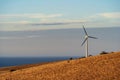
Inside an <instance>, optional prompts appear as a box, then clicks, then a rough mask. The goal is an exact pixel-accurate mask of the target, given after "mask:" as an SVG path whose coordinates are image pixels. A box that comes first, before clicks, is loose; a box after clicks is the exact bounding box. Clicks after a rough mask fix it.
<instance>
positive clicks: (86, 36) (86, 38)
mask: <svg viewBox="0 0 120 80" xmlns="http://www.w3.org/2000/svg"><path fill="white" fill-rule="evenodd" d="M83 30H84V32H85V39H84V41H83V43H82V44H81V46H83V44H84V43H85V42H86V46H85V47H86V57H88V38H93V39H97V38H96V37H92V36H89V35H88V33H87V31H86V30H85V27H84V26H83Z"/></svg>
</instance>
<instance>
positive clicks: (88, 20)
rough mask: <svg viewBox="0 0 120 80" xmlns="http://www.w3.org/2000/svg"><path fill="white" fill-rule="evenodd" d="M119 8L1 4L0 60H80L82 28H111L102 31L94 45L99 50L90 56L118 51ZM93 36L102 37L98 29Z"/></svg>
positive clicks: (38, 0)
mask: <svg viewBox="0 0 120 80" xmlns="http://www.w3.org/2000/svg"><path fill="white" fill-rule="evenodd" d="M119 5H120V0H0V56H69V55H70V56H71V55H75V56H77V55H79V53H83V49H84V48H82V49H80V47H81V46H80V44H81V42H82V40H83V36H84V33H83V31H82V29H80V28H81V27H82V25H85V27H86V28H110V27H112V28H111V29H108V30H110V31H111V32H109V31H106V29H105V31H104V29H102V30H103V31H102V33H104V35H103V36H104V37H103V38H100V39H99V40H98V41H99V42H98V41H97V42H96V41H95V43H99V44H96V45H97V46H96V45H95V44H94V42H92V44H93V45H94V46H96V47H99V48H97V50H96V51H95V50H94V47H92V49H93V50H94V51H92V50H91V52H93V53H97V52H100V51H102V50H108V51H111V50H118V49H119V48H120V46H119V45H118V42H119V41H118V40H119V39H120V37H119V35H118V34H119V31H118V30H117V29H120V28H119V27H120V6H119ZM114 27H115V29H113V28H114ZM116 27H117V29H116ZM112 29H113V31H112ZM100 30H101V29H100ZM100 30H99V29H97V31H98V32H99V33H100V32H101V31H100ZM116 30H117V31H116ZM88 31H89V30H88ZM79 32H80V33H79ZM108 33H110V34H111V35H112V36H113V37H115V38H114V39H113V38H112V37H111V36H109V35H110V34H108ZM92 34H93V35H95V36H98V37H102V36H101V35H102V34H101V35H99V34H98V33H97V32H96V29H93V30H92ZM108 36H109V37H108ZM106 37H108V39H106ZM104 38H105V40H104ZM101 39H102V40H101ZM109 39H110V40H109ZM100 40H101V41H100ZM108 40H109V41H108ZM93 41H94V40H93ZM112 41H113V42H112ZM104 42H106V44H103V43H104ZM99 45H101V46H102V45H104V47H101V46H99ZM112 45H114V46H115V47H112ZM96 47H95V48H96ZM65 53H67V54H65Z"/></svg>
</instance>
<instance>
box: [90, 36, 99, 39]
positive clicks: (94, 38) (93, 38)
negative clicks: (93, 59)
mask: <svg viewBox="0 0 120 80" xmlns="http://www.w3.org/2000/svg"><path fill="white" fill-rule="evenodd" d="M88 38H93V39H98V38H96V37H92V36H88Z"/></svg>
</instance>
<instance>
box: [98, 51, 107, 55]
mask: <svg viewBox="0 0 120 80" xmlns="http://www.w3.org/2000/svg"><path fill="white" fill-rule="evenodd" d="M103 54H108V52H106V51H102V52H101V53H100V55H103Z"/></svg>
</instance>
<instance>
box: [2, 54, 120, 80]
mask: <svg viewBox="0 0 120 80" xmlns="http://www.w3.org/2000/svg"><path fill="white" fill-rule="evenodd" d="M0 80H120V52H115V53H109V54H106V55H98V56H91V57H88V58H82V59H75V60H70V61H69V63H68V61H67V60H66V61H60V62H54V63H49V64H43V65H37V66H32V67H29V68H24V69H18V70H15V71H12V72H10V71H6V72H4V73H0Z"/></svg>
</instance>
